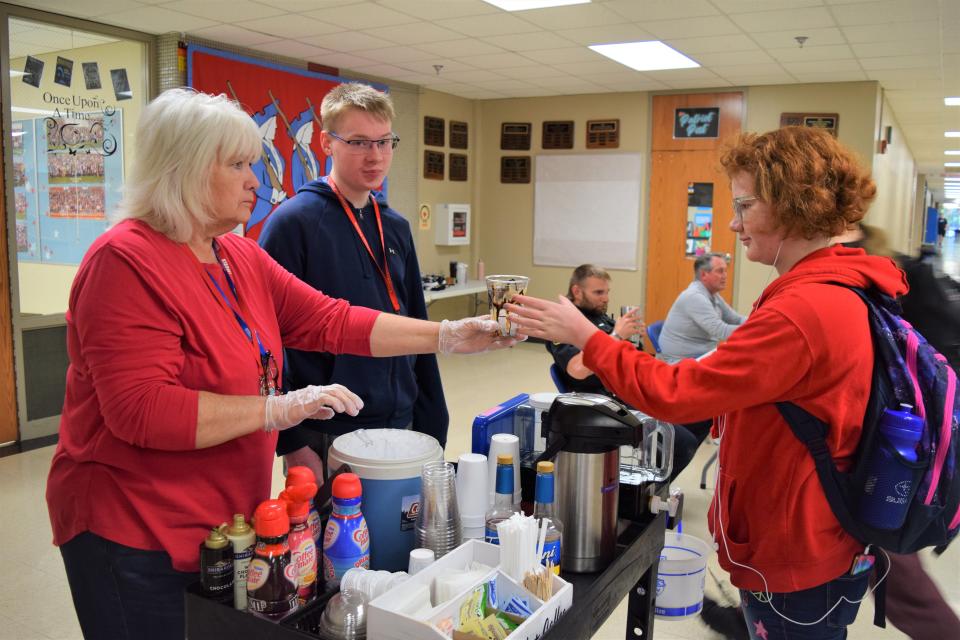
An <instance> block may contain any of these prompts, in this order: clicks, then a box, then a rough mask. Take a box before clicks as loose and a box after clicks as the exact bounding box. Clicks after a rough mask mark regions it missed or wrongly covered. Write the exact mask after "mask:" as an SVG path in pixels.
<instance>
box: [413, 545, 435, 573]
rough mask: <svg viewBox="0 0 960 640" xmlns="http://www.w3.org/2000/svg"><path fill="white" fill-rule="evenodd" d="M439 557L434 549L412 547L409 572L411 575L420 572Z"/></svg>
mask: <svg viewBox="0 0 960 640" xmlns="http://www.w3.org/2000/svg"><path fill="white" fill-rule="evenodd" d="M436 559H437V556H436V555H435V554H434V553H433V550H432V549H412V550H411V551H410V565H409V567H408V568H407V573H408V574H409V575H411V576H413V575H416V574H418V573H420V572H421V571H422V570H424V569H426V568H427V567H429V566H430V565H431V564H433V563H434V561H435V560H436Z"/></svg>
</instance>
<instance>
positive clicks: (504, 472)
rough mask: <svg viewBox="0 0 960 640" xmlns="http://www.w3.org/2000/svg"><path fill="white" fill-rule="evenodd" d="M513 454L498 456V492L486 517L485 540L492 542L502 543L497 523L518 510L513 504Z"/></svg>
mask: <svg viewBox="0 0 960 640" xmlns="http://www.w3.org/2000/svg"><path fill="white" fill-rule="evenodd" d="M513 481H514V480H513V456H512V455H510V454H500V455H498V456H497V485H496V488H497V493H496V495H494V497H493V506H492V507H490V510H489V511H487V514H486V516H485V517H484V520H485V523H484V540H485V541H486V542H489V543H491V544H500V536H499V534H498V533H497V523H499V522H503V521H504V520H506V519H507V518H509V517H510V516H512V515H513V514H514V513H517V510H516V509H515V508H514V506H513Z"/></svg>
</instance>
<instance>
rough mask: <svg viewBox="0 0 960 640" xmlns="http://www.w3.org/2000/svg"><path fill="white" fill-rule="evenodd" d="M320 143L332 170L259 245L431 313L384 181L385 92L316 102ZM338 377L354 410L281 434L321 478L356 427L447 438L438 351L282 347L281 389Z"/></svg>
mask: <svg viewBox="0 0 960 640" xmlns="http://www.w3.org/2000/svg"><path fill="white" fill-rule="evenodd" d="M320 115H321V119H322V122H323V130H322V131H321V133H320V144H321V148H322V150H323V152H324V154H325V155H327V156H328V157H332V158H333V168H332V170H331V171H330V174H329V175H328V176H324V177H321V178H319V179H317V180H314V181H312V182H309V183H307V184H306V185H304V186H303V187H301V189H300V190H299V191H298V192H297V195H295V196H294V197H293V198H291V199H289V200H287V201H286V202H284V203H283V204H281V205H280V206H279V207H278V208H277V209H276V210H275V211H274V212H273V214H272V215H271V216H270V218H268V220H267V222H266V223H265V225H264V228H263V231H262V232H261V234H260V245H261V246H262V247H263V248H264V249H265V250H266V251H267V252H268V253H269V254H270V255H271V256H273V258H274V259H275V260H276V261H277V262H279V263H280V264H281V265H283V266H284V267H285V268H286V269H287V270H289V271H290V272H291V273H293V274H294V275H295V276H297V277H298V278H300V279H301V280H303V281H304V282H306V283H308V284H310V285H311V286H313V287H314V288H316V289H319V290H320V291H323V292H324V293H325V294H327V295H329V296H333V297H335V298H343V299H345V300H348V301H350V303H351V304H354V305H361V306H364V307H370V308H372V309H379V310H382V311H385V312H388V313H398V314H401V315H405V316H410V317H413V318H423V319H426V317H427V309H426V304H425V303H424V300H423V289H422V286H421V282H420V268H419V266H418V262H417V254H416V251H415V250H414V246H413V236H412V235H411V233H410V225H409V223H408V222H407V221H406V220H405V219H404V218H403V216H401V215H400V214H399V213H397V212H396V211H394V210H393V209H391V208H390V206H389V205H388V204H387V201H386V200H385V199H383V197H382V195H381V194H379V193H377V192H374V190H375V189H376V188H377V187H379V186H380V184H381V183H382V182H383V180H384V178H385V177H386V175H387V172H388V171H389V170H390V163H391V161H392V160H393V150H394V148H395V147H396V145H397V143H398V142H399V138H397V137H396V135H395V134H394V133H393V131H392V129H391V126H392V122H393V117H394V110H393V103H392V101H391V100H390V97H389V96H388V95H387V94H385V93H382V92H380V91H377V90H376V89H374V88H372V87H370V86H368V85H365V84H360V83H356V82H353V83H349V84H342V85H339V86H337V87H336V88H334V89H333V90H332V91H330V93H328V94H327V95H326V97H325V98H324V99H323V102H322V104H321V107H320ZM334 382H336V383H339V384H342V385H345V386H346V387H347V388H349V389H351V390H352V391H353V392H354V393H356V394H357V395H358V396H360V397H361V398H362V399H363V403H364V406H363V409H362V410H361V411H360V413H359V415H357V416H356V417H349V416H340V415H338V416H336V417H335V418H334V419H332V420H326V421H324V422H323V423H322V424H313V421H310V420H308V421H306V422H304V423H302V424H301V425H300V426H298V427H294V428H292V429H287V430H286V431H283V432H282V433H281V435H280V439H279V441H278V443H277V453H278V454H280V455H284V456H285V457H286V461H287V464H288V465H289V466H293V465H306V466H309V467H311V468H312V469H313V470H314V473H316V474H317V477H320V478H322V477H323V475H322V467H321V466H320V465H321V462H320V461H321V460H322V461H323V463H324V464H325V463H326V453H327V449H328V448H329V446H330V443H331V442H332V441H333V439H334V438H336V436H338V435H341V434H343V433H347V432H350V431H354V430H356V429H362V428H375V427H389V428H399V429H402V428H407V427H410V426H412V427H413V429H414V430H416V431H420V432H423V433H427V434H429V435H431V436H433V437H435V438H437V440H439V441H440V445H441V446H444V445H445V444H446V439H447V426H448V424H449V415H448V413H447V406H446V402H445V400H444V396H443V387H442V386H441V384H440V370H439V368H438V366H437V359H436V356H434V355H432V354H431V355H415V356H400V357H395V358H364V357H358V356H349V355H336V356H335V355H332V354H327V353H315V352H306V351H298V350H296V349H287V350H286V351H285V353H284V371H283V383H284V388H285V389H299V388H301V387H305V386H307V385H311V384H319V385H325V384H332V383H334Z"/></svg>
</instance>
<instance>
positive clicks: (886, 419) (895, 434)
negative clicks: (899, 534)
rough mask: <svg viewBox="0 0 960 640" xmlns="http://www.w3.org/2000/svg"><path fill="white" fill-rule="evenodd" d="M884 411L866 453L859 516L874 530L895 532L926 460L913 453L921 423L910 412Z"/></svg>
mask: <svg viewBox="0 0 960 640" xmlns="http://www.w3.org/2000/svg"><path fill="white" fill-rule="evenodd" d="M900 408H901V410H900V411H895V410H893V409H885V410H884V412H883V416H882V418H881V419H880V425H879V427H878V430H879V437H878V438H877V439H876V440H875V442H874V448H873V451H871V452H869V453H868V454H867V459H868V462H867V472H866V478H865V482H864V487H863V493H862V494H861V496H860V501H859V505H858V506H859V517H860V519H861V520H862V521H863V522H865V523H866V524H868V525H870V526H871V527H876V528H877V529H887V530H892V529H899V528H900V527H901V526H903V522H904V520H905V519H906V517H907V511H908V510H909V509H910V504H911V502H912V500H913V497H914V494H916V492H917V487H918V486H919V483H920V479H921V477H922V476H923V473H924V472H925V471H926V470H927V466H928V463H929V461H928V460H925V459H921V458H920V456H918V454H917V449H918V445H919V444H920V438H921V437H922V435H923V425H924V420H923V418H921V417H920V416H916V415H914V414H913V413H911V411H910V410H911V409H912V408H913V407H911V406H910V405H901V406H900Z"/></svg>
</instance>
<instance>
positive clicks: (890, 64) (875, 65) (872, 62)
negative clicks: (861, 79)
mask: <svg viewBox="0 0 960 640" xmlns="http://www.w3.org/2000/svg"><path fill="white" fill-rule="evenodd" d="M939 64H940V56H939V55H929V54H928V55H917V56H885V57H882V58H860V65H861V66H862V67H863V68H864V69H866V70H867V71H872V70H876V69H931V68H935V67H937V66H938V65H939Z"/></svg>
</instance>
